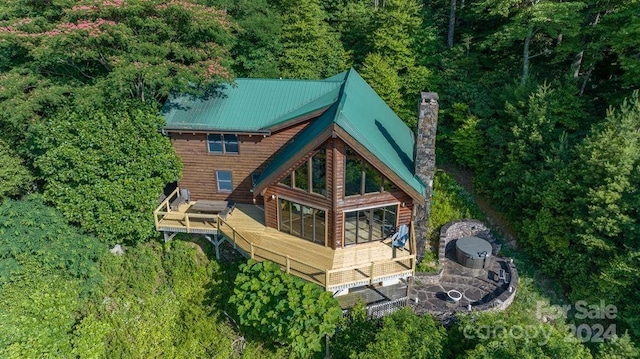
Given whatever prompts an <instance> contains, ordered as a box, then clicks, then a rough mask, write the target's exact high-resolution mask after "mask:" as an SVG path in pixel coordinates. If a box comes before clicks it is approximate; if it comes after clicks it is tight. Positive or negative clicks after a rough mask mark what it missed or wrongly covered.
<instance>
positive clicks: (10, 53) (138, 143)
mask: <svg viewBox="0 0 640 359" xmlns="http://www.w3.org/2000/svg"><path fill="white" fill-rule="evenodd" d="M638 14H640V1H638V0H624V1H594V0H565V1H556V0H534V1H524V0H449V1H442V0H438V1H419V0H325V1H322V2H321V1H319V0H297V1H293V0H235V1H234V0H6V1H3V2H2V4H0V163H1V164H2V166H0V307H2V308H3V309H2V311H0V357H2V358H58V357H60V358H72V357H77V358H112V357H122V358H148V357H162V358H174V357H175V358H182V357H187V356H190V357H215V358H235V357H246V358H254V357H255V358H283V357H290V358H321V357H324V355H325V353H326V351H327V350H328V351H329V352H330V353H331V356H332V357H333V358H380V357H388V358H404V357H409V356H408V354H407V353H411V356H412V357H416V358H437V357H439V358H513V357H516V356H525V357H531V358H590V357H593V358H638V357H640V349H639V348H640V344H638V343H640V284H639V283H640V280H639V278H640V192H639V191H638V188H640V94H639V91H640V16H639V15H638ZM350 67H353V68H355V69H356V70H357V71H358V72H359V73H360V74H361V75H362V77H363V78H364V79H365V80H367V82H368V83H369V84H370V85H371V86H372V87H373V88H374V89H375V90H376V92H377V93H378V94H379V95H380V96H381V97H382V98H383V99H384V100H385V101H386V102H387V104H389V106H390V107H391V108H392V109H393V110H394V111H395V112H396V113H397V114H398V115H399V116H400V117H401V118H402V119H403V120H404V121H405V122H406V123H407V124H408V125H409V126H410V127H412V128H414V129H415V127H416V118H417V116H416V112H417V106H416V105H417V102H418V99H419V95H420V91H435V92H438V94H439V97H440V115H439V127H438V135H437V160H438V163H439V165H440V166H455V167H456V168H460V169H463V170H464V171H466V172H467V173H471V174H472V175H473V191H474V195H475V196H481V197H482V198H484V199H486V200H487V201H488V202H489V203H490V205H491V206H492V207H493V208H494V209H495V210H496V211H498V212H499V213H501V214H502V215H503V216H504V218H505V219H506V221H508V223H509V224H510V225H511V226H512V227H513V231H514V233H515V236H516V238H517V241H516V242H517V248H512V249H508V255H510V256H513V257H514V258H515V260H516V263H517V265H518V268H519V271H520V272H521V278H520V281H521V283H520V285H519V289H518V291H519V292H518V296H517V297H516V301H515V302H514V304H513V305H512V306H511V307H510V308H509V309H508V310H507V311H506V312H503V313H485V314H476V315H467V316H461V317H460V318H458V320H457V321H456V322H455V323H454V324H453V325H452V326H450V327H448V328H444V327H443V326H442V325H441V324H440V323H439V322H438V321H437V320H435V319H434V318H431V317H429V316H423V317H420V316H416V315H414V314H413V313H412V312H411V311H409V310H406V309H405V310H401V311H398V312H396V313H394V314H392V315H389V316H386V317H384V318H383V319H381V320H379V321H375V320H367V318H366V314H365V312H364V310H363V308H362V307H360V306H358V307H356V308H354V309H353V311H352V312H351V313H350V314H349V315H348V316H346V317H342V316H341V315H340V313H339V308H338V307H337V304H336V302H335V300H334V299H333V298H331V297H330V296H328V295H327V293H326V292H322V291H321V290H320V288H318V287H315V286H314V285H312V284H308V283H304V282H301V281H299V280H297V279H294V278H292V277H289V276H287V275H285V274H283V273H282V272H281V271H279V270H278V269H277V268H273V266H270V265H269V264H267V263H265V264H258V263H252V262H249V263H246V262H245V261H243V260H235V261H230V262H224V263H221V262H218V261H217V260H215V259H213V258H214V257H213V256H212V254H211V248H208V247H207V244H206V242H205V243H203V242H201V241H200V242H199V241H197V240H192V238H190V237H186V236H184V237H182V238H181V239H182V240H174V241H172V242H171V243H168V244H162V243H161V240H160V237H161V236H160V235H159V233H157V232H155V229H154V225H153V217H152V211H153V209H154V208H155V206H156V205H157V203H158V197H159V195H160V194H161V192H162V189H163V187H164V185H165V184H166V183H169V182H173V181H176V180H178V179H179V178H180V173H181V163H180V159H179V158H178V157H177V156H176V154H175V153H174V152H173V149H172V147H171V143H170V142H169V140H168V139H167V137H165V136H163V135H162V133H161V131H160V129H161V128H162V126H163V124H164V120H163V118H162V116H161V115H160V113H159V110H160V107H161V105H162V104H163V102H164V101H165V100H166V98H167V97H168V96H169V95H170V94H171V93H174V92H181V93H185V92H186V93H193V94H203V93H206V92H207V91H210V90H211V89H212V86H213V88H214V87H215V85H218V84H222V83H231V84H233V81H234V79H235V78H244V77H259V78H300V79H322V78H326V77H329V76H332V75H334V74H336V73H338V72H341V71H344V70H346V69H348V68H350ZM473 198H474V197H473V196H472V195H471V194H469V193H467V192H465V191H464V190H463V189H462V187H460V185H458V184H457V183H456V182H455V181H454V180H453V179H452V178H451V177H450V176H449V175H447V174H446V173H444V172H443V171H438V174H437V177H436V180H435V189H434V199H433V209H432V213H433V216H432V218H430V222H429V228H430V231H431V232H432V233H437V232H438V230H439V227H440V226H442V225H443V224H444V223H446V222H447V221H449V220H453V219H460V218H467V217H475V218H479V219H484V218H483V213H482V212H481V211H480V210H479V208H478V207H477V205H476V204H475V203H474V199H473ZM115 244H122V245H123V246H124V248H125V254H124V255H122V256H119V255H114V254H111V253H109V248H111V247H113V246H114V245H115ZM256 278H260V280H256ZM255 298H260V299H261V301H255V300H253V299H255ZM581 302H584V303H590V304H600V303H603V304H604V305H607V306H609V305H611V306H614V307H615V308H616V310H617V315H615V316H603V315H602V312H597V313H595V314H594V315H593V318H591V321H590V322H589V325H590V327H589V328H595V327H596V325H600V326H601V327H602V328H614V330H613V333H609V334H614V335H611V336H610V337H609V338H607V339H606V340H595V339H598V338H594V337H593V336H591V335H590V336H589V337H588V338H585V337H580V335H579V334H580V331H578V332H576V326H578V327H579V325H580V324H582V323H583V322H582V321H579V320H577V319H576V318H575V317H572V316H569V317H563V316H552V317H551V318H546V317H544V318H540V316H539V315H538V314H539V313H537V312H536V309H537V307H538V308H539V305H540V303H545V306H549V307H553V306H556V305H570V306H574V307H575V306H576V303H581ZM259 303H263V304H264V305H263V304H259ZM522 326H527V327H528V328H533V329H535V330H536V332H539V333H547V334H548V336H546V337H545V338H546V340H545V341H544V342H541V341H540V340H539V339H540V338H533V339H532V338H528V337H525V338H522V337H514V336H513V335H511V336H508V335H502V336H500V335H497V336H496V335H484V336H482V335H474V336H470V335H468V331H467V329H468V328H470V327H475V328H482V327H485V328H496V327H500V328H502V329H505V330H506V331H507V332H509V330H511V329H513V328H516V327H520V328H521V327H522ZM590 334H593V333H591V332H590ZM327 338H328V339H327ZM325 339H326V340H325ZM582 339H587V340H582ZM589 339H591V340H589Z"/></svg>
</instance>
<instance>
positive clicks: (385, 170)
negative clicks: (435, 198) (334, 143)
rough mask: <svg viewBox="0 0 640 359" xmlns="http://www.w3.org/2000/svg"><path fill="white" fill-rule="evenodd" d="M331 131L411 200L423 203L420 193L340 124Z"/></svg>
mask: <svg viewBox="0 0 640 359" xmlns="http://www.w3.org/2000/svg"><path fill="white" fill-rule="evenodd" d="M333 131H334V132H335V133H336V134H337V135H338V137H339V138H340V139H341V140H343V141H344V142H345V143H346V144H347V145H349V146H350V147H351V148H353V149H354V150H355V151H356V152H357V153H358V154H359V155H360V156H362V158H364V160H365V161H367V162H368V163H369V164H370V165H372V166H373V167H374V168H375V169H377V170H378V171H380V173H382V174H383V175H385V176H386V177H387V178H389V180H391V181H393V183H395V184H396V186H398V187H399V188H400V189H401V190H403V191H404V192H405V193H407V194H408V195H409V196H411V198H413V200H415V201H416V202H418V203H420V204H424V197H423V195H422V194H421V193H418V191H416V190H415V189H414V188H413V187H411V186H409V185H408V184H407V183H406V182H405V181H404V180H403V179H402V178H400V176H398V175H397V174H396V173H395V172H393V171H392V170H391V169H390V168H389V167H387V166H386V165H385V164H384V162H382V161H380V160H379V159H378V158H377V157H376V156H375V155H373V154H372V153H371V152H369V150H367V148H366V147H364V146H363V145H361V144H360V143H359V142H358V141H356V140H355V139H354V138H353V137H351V135H350V134H349V133H348V132H347V131H345V130H343V129H342V128H341V127H340V126H337V125H335V124H334V125H333Z"/></svg>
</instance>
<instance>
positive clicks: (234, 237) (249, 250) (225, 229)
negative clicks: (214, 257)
mask: <svg viewBox="0 0 640 359" xmlns="http://www.w3.org/2000/svg"><path fill="white" fill-rule="evenodd" d="M218 229H219V230H220V231H221V232H222V233H225V234H226V235H227V237H228V238H229V240H230V241H231V244H232V245H233V246H234V248H238V247H240V249H242V250H243V251H244V252H245V254H246V255H247V257H249V258H251V259H255V260H258V261H263V260H268V261H271V262H274V263H276V264H278V265H279V266H280V268H282V270H283V271H285V272H287V273H289V274H293V275H295V276H297V277H300V278H303V279H306V280H308V281H310V282H313V283H316V284H319V285H321V286H323V287H326V282H327V281H326V270H324V269H321V268H318V267H314V266H312V265H309V264H307V263H305V262H303V261H301V260H298V259H296V258H293V257H291V256H289V255H286V254H282V253H278V252H276V251H273V250H271V249H269V248H266V247H263V246H260V245H258V244H254V243H252V242H251V241H249V240H247V238H245V237H244V236H243V235H242V234H240V233H239V232H238V231H237V230H236V229H235V228H234V227H233V226H231V225H230V224H229V223H227V222H226V221H225V220H224V219H222V218H220V217H218Z"/></svg>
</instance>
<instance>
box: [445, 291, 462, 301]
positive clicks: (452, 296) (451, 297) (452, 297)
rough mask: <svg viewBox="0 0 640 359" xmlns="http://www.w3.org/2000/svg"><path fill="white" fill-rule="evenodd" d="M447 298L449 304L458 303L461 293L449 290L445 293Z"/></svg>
mask: <svg viewBox="0 0 640 359" xmlns="http://www.w3.org/2000/svg"><path fill="white" fill-rule="evenodd" d="M447 298H449V301H450V302H453V303H458V302H459V301H460V299H462V293H460V292H459V291H457V290H455V289H451V290H450V291H448V292H447Z"/></svg>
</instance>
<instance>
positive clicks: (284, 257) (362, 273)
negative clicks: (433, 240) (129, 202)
mask: <svg viewBox="0 0 640 359" xmlns="http://www.w3.org/2000/svg"><path fill="white" fill-rule="evenodd" d="M178 193H179V189H176V190H175V191H173V192H172V193H171V194H170V195H169V196H168V197H167V198H166V199H165V200H164V201H162V202H161V203H160V205H159V206H158V208H156V210H155V211H154V212H153V215H154V220H155V225H156V229H158V230H174V229H175V230H176V231H180V232H186V233H191V232H192V230H194V229H197V230H198V232H202V230H203V228H210V229H211V230H212V231H215V232H222V233H223V234H225V235H226V237H227V238H228V240H229V241H230V243H231V245H233V247H234V248H236V249H239V250H241V251H242V252H243V253H244V254H245V255H246V257H249V258H252V259H255V260H258V261H263V260H269V261H271V262H274V263H277V264H278V265H279V266H280V267H281V268H282V270H283V271H285V272H287V273H289V274H293V275H295V276H297V277H300V278H302V279H305V280H307V281H310V282H312V283H316V284H318V285H320V286H323V287H324V288H325V289H326V290H329V291H336V290H340V289H346V288H350V287H356V286H361V285H371V284H374V283H378V282H382V281H384V280H388V279H394V278H400V277H408V276H411V275H413V272H414V270H415V265H416V260H415V258H416V257H415V232H414V228H413V223H411V233H410V239H409V253H410V255H407V256H401V257H397V258H392V259H388V260H382V261H376V262H370V263H367V264H363V265H358V266H352V267H345V268H337V269H322V268H318V267H315V266H312V265H309V264H307V263H305V262H304V261H302V260H298V259H296V258H294V257H291V256H290V255H288V254H282V253H279V252H276V251H274V250H272V249H269V248H266V247H264V246H261V245H259V244H256V243H254V241H251V240H250V239H249V238H247V237H246V236H244V235H242V234H241V233H240V232H239V231H238V230H236V229H235V228H234V227H233V226H231V225H230V224H229V223H228V222H227V221H225V220H224V219H223V218H221V217H220V216H218V215H216V214H200V213H186V212H180V211H175V210H171V202H172V201H173V200H174V199H176V198H177V196H178ZM163 220H165V221H164V223H161V222H162V221H163ZM169 222H172V223H173V224H170V223H169ZM178 225H179V227H180V228H178V227H176V228H174V226H178ZM194 225H195V227H194Z"/></svg>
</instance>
